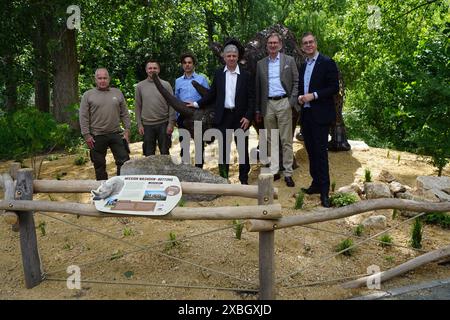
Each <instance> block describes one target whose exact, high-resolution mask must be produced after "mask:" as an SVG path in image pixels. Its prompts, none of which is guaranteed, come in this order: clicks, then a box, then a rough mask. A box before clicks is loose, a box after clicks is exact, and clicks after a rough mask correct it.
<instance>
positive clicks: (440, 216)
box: [423, 212, 450, 229]
mask: <svg viewBox="0 0 450 320" xmlns="http://www.w3.org/2000/svg"><path fill="white" fill-rule="evenodd" d="M423 221H424V222H425V223H428V224H437V225H439V226H441V227H442V228H444V229H450V214H448V213H446V212H430V213H428V214H426V215H425V216H424V217H423Z"/></svg>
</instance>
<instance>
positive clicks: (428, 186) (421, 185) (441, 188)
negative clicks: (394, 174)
mask: <svg viewBox="0 0 450 320" xmlns="http://www.w3.org/2000/svg"><path fill="white" fill-rule="evenodd" d="M416 186H417V191H418V192H419V193H423V194H427V193H430V192H432V193H433V194H434V195H435V196H436V197H438V198H439V200H441V201H450V194H449V190H450V177H429V176H419V177H417V179H416Z"/></svg>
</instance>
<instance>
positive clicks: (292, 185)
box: [284, 177, 295, 188]
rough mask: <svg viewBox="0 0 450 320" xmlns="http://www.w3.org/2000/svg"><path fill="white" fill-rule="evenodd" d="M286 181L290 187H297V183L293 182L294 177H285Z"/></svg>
mask: <svg viewBox="0 0 450 320" xmlns="http://www.w3.org/2000/svg"><path fill="white" fill-rule="evenodd" d="M284 181H285V182H286V185H287V186H288V187H291V188H292V187H295V182H294V180H292V177H284Z"/></svg>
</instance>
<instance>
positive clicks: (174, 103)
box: [152, 73, 195, 117]
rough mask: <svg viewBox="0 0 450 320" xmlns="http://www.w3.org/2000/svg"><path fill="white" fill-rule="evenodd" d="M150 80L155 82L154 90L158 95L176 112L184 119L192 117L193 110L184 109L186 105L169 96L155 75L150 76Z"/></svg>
mask: <svg viewBox="0 0 450 320" xmlns="http://www.w3.org/2000/svg"><path fill="white" fill-rule="evenodd" d="M152 79H153V81H154V82H155V85H156V88H157V89H158V91H159V93H161V95H162V96H163V97H164V99H166V101H167V103H168V104H169V105H170V106H171V107H172V108H174V109H175V110H176V111H177V112H179V113H180V114H182V115H183V116H184V117H193V116H194V112H195V111H194V109H191V108H188V107H186V105H185V104H184V103H183V102H181V101H180V100H178V99H177V98H175V97H174V96H173V95H172V94H170V93H169V92H168V91H167V90H166V89H165V88H164V87H163V86H162V84H161V81H160V80H159V77H158V75H157V74H155V73H154V74H153V75H152Z"/></svg>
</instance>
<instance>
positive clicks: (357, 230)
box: [353, 224, 364, 237]
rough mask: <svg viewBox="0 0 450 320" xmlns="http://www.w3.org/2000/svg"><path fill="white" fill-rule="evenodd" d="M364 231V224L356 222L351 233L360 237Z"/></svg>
mask: <svg viewBox="0 0 450 320" xmlns="http://www.w3.org/2000/svg"><path fill="white" fill-rule="evenodd" d="M363 232H364V226H363V225H362V224H358V225H357V226H356V228H355V231H353V234H354V235H355V236H357V237H361V236H362V234H363Z"/></svg>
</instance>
